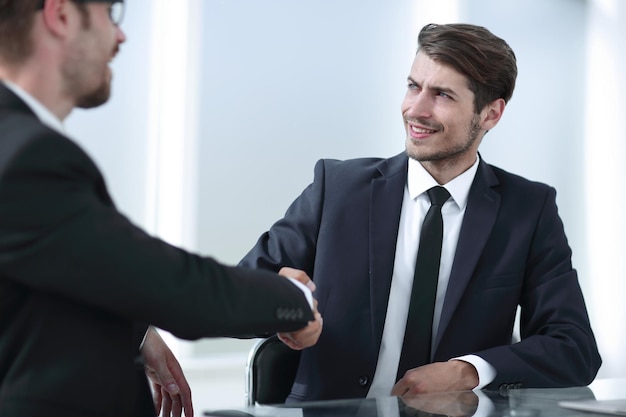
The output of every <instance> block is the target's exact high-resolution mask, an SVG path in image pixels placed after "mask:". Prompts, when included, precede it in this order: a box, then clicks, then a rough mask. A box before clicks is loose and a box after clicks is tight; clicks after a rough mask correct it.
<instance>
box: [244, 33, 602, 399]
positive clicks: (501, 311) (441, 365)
mask: <svg viewBox="0 0 626 417" xmlns="http://www.w3.org/2000/svg"><path fill="white" fill-rule="evenodd" d="M516 77H517V63H516V57H515V54H514V53H513V51H512V50H511V48H510V47H509V45H508V44H507V43H506V42H505V41H504V40H502V39H500V38H499V37H497V36H495V35H493V34H492V33H491V32H490V31H488V30H487V29H485V28H483V27H479V26H474V25H468V24H450V25H434V24H433V25H427V26H425V27H424V28H423V29H422V30H421V32H420V34H419V37H418V51H417V53H416V56H415V59H414V62H413V65H412V67H411V70H410V73H409V76H408V82H407V92H406V96H405V99H404V101H403V103H402V106H401V110H402V115H403V119H404V125H405V129H406V144H405V146H406V150H405V152H403V153H401V154H399V155H396V156H394V157H392V158H389V159H380V158H369V159H365V158H364V159H355V160H348V161H336V160H321V161H319V162H318V163H317V165H316V166H315V177H314V180H313V183H312V184H311V185H309V186H308V187H307V188H306V189H305V190H304V191H303V193H302V194H301V195H300V196H299V197H298V198H297V199H296V200H295V201H294V202H293V203H292V205H291V206H290V207H289V209H288V210H287V213H286V215H285V217H284V218H283V219H281V220H279V221H278V222H277V223H276V224H274V225H273V226H272V227H271V229H270V230H269V232H267V233H265V234H263V235H262V236H261V237H260V239H259V241H258V243H257V244H256V246H255V247H254V248H252V250H251V251H250V252H249V253H248V254H247V255H246V256H245V257H244V258H243V259H242V261H241V263H240V265H243V266H246V267H251V268H263V269H269V270H274V271H278V270H279V269H280V268H281V267H283V266H290V267H293V268H297V269H300V270H302V271H304V272H306V273H307V274H308V275H309V276H311V277H312V279H313V281H314V282H315V284H316V287H317V289H316V292H315V295H316V298H317V299H318V300H319V305H318V308H319V311H320V313H321V314H322V315H323V316H324V329H323V331H322V333H321V335H320V337H319V340H317V342H316V343H313V342H311V341H310V340H309V341H308V342H306V343H305V342H303V341H302V340H301V337H300V336H301V335H300V333H299V332H295V333H283V334H281V335H280V336H281V338H282V340H283V341H284V342H285V343H286V344H288V345H289V346H291V347H293V348H296V349H304V350H303V351H302V354H301V359H300V364H299V368H298V372H297V376H296V379H295V382H294V384H293V387H292V391H291V394H290V396H289V398H288V401H305V400H320V399H333V398H349V397H366V396H369V397H376V396H381V395H389V394H394V395H400V396H403V395H412V394H415V393H422V392H435V391H459V390H467V389H480V388H483V387H484V388H489V389H498V388H501V389H508V388H514V387H520V386H521V387H565V386H575V385H585V384H588V383H589V382H591V381H592V380H593V379H594V377H595V375H596V373H597V371H598V368H599V367H600V364H601V359H600V356H599V353H598V350H597V346H596V342H595V338H594V335H593V332H592V330H591V327H590V323H589V318H588V315H587V311H586V307H585V302H584V299H583V295H582V292H581V289H580V286H579V283H578V278H577V274H576V271H575V270H574V269H573V268H572V263H571V250H570V247H569V246H568V243H567V239H566V236H565V232H564V229H563V224H562V222H561V219H560V217H559V215H558V212H557V206H556V192H555V190H554V189H553V188H552V187H550V186H547V185H545V184H541V183H537V182H531V181H529V180H526V179H524V178H521V177H519V176H516V175H513V174H511V173H508V172H506V171H504V170H502V169H499V168H497V167H494V166H492V165H489V164H488V163H487V162H486V161H485V160H483V159H482V158H481V156H480V155H479V154H478V147H479V145H480V143H481V141H482V139H483V138H484V136H485V134H486V133H487V132H488V131H489V130H491V129H493V128H494V127H495V126H496V125H497V124H498V122H499V120H500V118H501V117H502V114H503V112H504V110H505V107H506V104H507V102H508V101H509V99H510V98H511V96H512V94H513V89H514V86H515V80H516ZM431 189H432V190H433V191H432V192H433V194H437V193H441V194H443V198H442V200H441V201H439V202H435V200H437V198H436V197H437V196H436V195H434V196H433V197H429V196H430V194H431ZM434 190H436V192H435V191H434ZM430 198H432V199H433V207H438V210H439V211H440V212H441V217H440V219H441V220H439V226H438V228H439V229H432V228H431V225H432V224H436V223H433V221H432V220H431V217H430V215H429V210H430V207H429V206H430V205H431V202H430V201H429V199H430ZM426 217H429V220H428V221H426V220H425V218H426ZM433 218H434V217H433ZM423 224H424V229H421V227H422V225H423ZM427 224H428V227H429V228H428V229H426V225H427ZM425 230H428V231H427V232H425ZM432 230H438V232H437V233H433V232H432ZM421 235H424V236H429V237H430V236H435V235H437V236H439V237H438V239H441V240H435V239H432V240H431V239H430V238H428V239H424V241H423V242H422V241H420V237H421ZM425 249H430V250H431V251H430V252H429V254H428V255H426V256H425V258H426V262H425V263H426V264H430V265H431V266H432V264H433V263H434V270H433V269H431V270H433V271H434V272H433V273H432V274H428V273H426V272H424V271H425V268H424V262H423V261H420V256H418V253H420V254H421V253H422V252H423V251H424V250H425ZM433 249H434V250H433ZM416 259H418V261H417V264H416ZM416 265H420V266H419V267H417V266H416ZM414 273H415V275H414ZM430 275H434V284H432V285H431V290H430V291H432V294H431V295H427V293H428V290H426V289H423V288H422V287H421V285H423V284H426V281H428V279H427V277H428V276H430ZM412 292H413V294H414V296H411V294H412ZM420 296H422V300H421V301H420V299H419V298H420ZM414 306H415V308H414ZM417 306H420V307H419V308H424V310H418V307H417ZM518 307H519V308H520V310H521V316H520V333H521V341H518V342H516V343H514V342H513V341H512V336H513V330H514V324H515V317H516V311H517V310H518ZM412 311H421V312H420V313H418V314H416V315H415V316H416V317H417V318H418V319H420V318H421V319H422V320H423V322H422V323H421V324H420V323H418V324H414V323H415V322H414V321H412V320H411V319H408V318H410V317H413V313H412ZM424 318H426V319H424ZM418 321H419V320H418ZM420 331H423V332H424V334H423V335H422V336H416V335H417V334H418V332H420ZM418 350H421V351H422V359H419V358H417V359H416V357H411V355H412V354H417V351H418Z"/></svg>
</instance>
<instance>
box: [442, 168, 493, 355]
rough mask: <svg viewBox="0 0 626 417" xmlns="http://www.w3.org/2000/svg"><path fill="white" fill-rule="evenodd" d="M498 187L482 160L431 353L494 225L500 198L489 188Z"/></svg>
mask: <svg viewBox="0 0 626 417" xmlns="http://www.w3.org/2000/svg"><path fill="white" fill-rule="evenodd" d="M497 184H498V179H497V178H496V176H495V174H494V173H493V170H492V169H491V167H489V166H488V165H487V164H486V163H484V162H483V161H482V159H481V161H480V163H479V166H478V171H477V173H476V178H475V179H474V182H473V184H472V187H471V189H470V192H469V196H468V201H467V208H466V211H465V217H464V218H463V224H462V226H461V232H460V234H459V241H458V243H457V249H456V254H455V256H454V262H453V264H452V271H451V272H450V280H449V282H448V289H447V291H446V298H445V300H444V304H443V309H442V312H441V319H440V322H439V329H438V331H437V336H436V339H435V345H434V346H435V348H434V349H433V353H435V352H436V351H437V347H438V346H439V342H440V341H441V338H442V337H443V334H444V333H445V331H446V328H447V327H448V324H449V323H450V320H451V318H452V315H453V314H454V311H455V310H456V308H457V306H458V304H459V302H460V300H461V297H462V295H463V293H464V292H465V288H466V287H467V284H468V282H469V280H470V278H471V277H472V275H473V273H474V269H475V268H476V264H477V263H478V260H479V258H480V255H481V253H482V251H483V248H484V246H485V243H486V242H487V239H488V238H489V235H490V234H491V230H492V228H493V225H494V223H495V221H496V216H497V214H498V210H499V208H500V194H498V193H497V192H496V191H494V190H493V189H492V187H493V186H495V185H497Z"/></svg>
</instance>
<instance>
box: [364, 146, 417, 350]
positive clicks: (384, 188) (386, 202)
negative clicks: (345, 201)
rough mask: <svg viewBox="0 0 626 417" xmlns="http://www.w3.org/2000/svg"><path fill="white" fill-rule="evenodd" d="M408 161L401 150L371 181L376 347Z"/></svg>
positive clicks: (381, 166)
mask: <svg viewBox="0 0 626 417" xmlns="http://www.w3.org/2000/svg"><path fill="white" fill-rule="evenodd" d="M407 161H408V159H407V156H406V154H404V153H402V154H399V155H396V156H395V157H393V158H391V159H388V160H385V161H383V162H382V163H381V164H380V166H379V168H378V169H379V171H380V173H381V176H380V177H377V178H374V179H372V181H371V183H370V185H371V186H370V219H369V224H370V247H369V254H370V294H371V295H370V297H371V299H370V303H371V306H372V331H373V336H374V343H375V346H376V347H377V348H378V347H380V343H381V340H382V335H383V327H384V325H385V316H386V315H387V302H388V300H389V291H390V289H391V276H392V273H393V264H394V259H395V253H396V241H397V238H398V226H399V223H400V211H401V209H402V196H403V193H404V187H405V185H406V175H407Z"/></svg>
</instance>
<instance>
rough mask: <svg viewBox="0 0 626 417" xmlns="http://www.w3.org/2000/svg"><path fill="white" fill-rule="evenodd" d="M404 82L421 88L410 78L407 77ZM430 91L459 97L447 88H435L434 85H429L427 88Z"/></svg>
mask: <svg viewBox="0 0 626 417" xmlns="http://www.w3.org/2000/svg"><path fill="white" fill-rule="evenodd" d="M406 80H407V81H408V82H410V83H412V84H415V85H417V86H418V87H421V84H420V83H418V82H417V81H415V80H414V79H413V78H411V76H410V75H409V76H408V77H407V78H406ZM429 89H430V90H434V91H440V92H442V93H446V94H448V95H450V96H454V97H459V95H458V94H457V92H456V91H454V90H452V89H451V88H448V87H440V86H436V85H431V86H430V87H429Z"/></svg>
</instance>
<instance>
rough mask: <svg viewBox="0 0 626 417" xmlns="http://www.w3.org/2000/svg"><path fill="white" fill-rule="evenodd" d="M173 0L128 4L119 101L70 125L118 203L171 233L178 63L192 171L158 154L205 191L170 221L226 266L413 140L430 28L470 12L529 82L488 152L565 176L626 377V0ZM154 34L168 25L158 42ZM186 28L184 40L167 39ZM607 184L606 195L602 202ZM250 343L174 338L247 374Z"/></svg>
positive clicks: (576, 240) (564, 190) (602, 336)
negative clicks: (311, 189)
mask: <svg viewBox="0 0 626 417" xmlns="http://www.w3.org/2000/svg"><path fill="white" fill-rule="evenodd" d="M163 4H166V2H162V1H160V0H152V1H151V0H129V1H128V2H127V7H128V10H127V12H128V13H127V19H126V22H125V23H124V26H123V28H124V29H125V31H126V33H127V35H128V42H127V44H126V45H124V46H123V47H122V52H121V55H120V56H119V57H118V59H117V60H116V62H115V63H114V71H115V81H114V96H113V98H112V100H111V101H110V103H109V104H107V105H106V106H104V107H103V108H101V109H99V110H95V111H89V112H82V111H77V112H75V113H74V114H73V115H72V116H71V117H70V120H69V121H68V128H69V130H70V131H71V132H73V133H74V134H75V136H77V137H78V139H79V141H80V142H81V143H83V144H84V145H85V147H86V148H87V149H88V150H89V151H90V153H91V154H92V155H93V156H94V157H95V159H96V160H97V162H98V163H99V164H100V166H101V167H102V168H103V170H104V172H105V176H106V178H107V180H108V183H109V186H110V189H111V191H112V194H113V196H114V199H115V200H116V201H117V203H118V205H119V207H120V208H121V209H122V210H123V211H124V212H126V213H128V214H129V216H130V217H131V218H132V219H134V220H135V221H136V222H138V223H139V224H142V225H144V226H145V227H148V228H149V229H150V230H151V231H153V232H154V233H157V234H159V235H162V234H161V232H163V233H165V232H164V230H167V228H163V227H160V226H159V223H158V222H156V221H155V217H154V211H155V210H156V212H159V210H161V211H162V212H164V211H163V210H164V209H162V208H161V205H162V204H164V203H163V202H162V201H161V202H160V203H159V202H158V201H157V200H155V198H154V193H155V189H156V190H159V189H161V188H160V187H157V186H156V185H154V183H153V180H154V178H155V171H154V170H153V169H152V168H151V167H153V165H152V164H153V162H154V161H152V160H151V156H150V155H154V148H155V146H157V145H155V143H157V144H158V143H160V142H159V140H162V138H161V139H159V138H157V139H155V135H156V134H157V133H158V132H157V133H155V132H154V129H151V126H154V124H155V123H156V122H155V120H154V102H153V99H152V98H151V97H153V94H154V93H155V92H154V90H155V85H154V84H152V82H153V79H154V78H153V76H154V74H155V68H161V66H162V65H170V66H173V67H175V65H172V64H176V62H177V61H178V60H180V62H179V65H180V66H181V74H185V75H184V76H181V77H170V79H165V80H161V81H160V82H161V83H166V84H167V85H162V86H161V88H157V89H158V90H159V91H160V90H164V91H165V90H167V89H168V88H170V89H172V88H174V91H176V88H182V89H186V90H185V91H186V97H187V98H188V99H189V100H188V102H187V103H186V104H187V105H190V103H191V107H193V108H187V111H188V112H189V114H191V116H193V110H194V109H195V110H196V111H197V116H198V120H197V123H196V122H193V120H194V118H193V117H191V119H190V120H191V121H189V120H188V121H187V122H186V123H187V125H186V126H185V132H181V134H180V141H181V144H182V145H181V146H182V147H185V149H186V151H185V152H186V153H184V152H183V158H184V160H185V161H186V165H185V166H184V167H182V168H181V167H178V168H176V166H177V165H176V164H175V163H174V164H168V160H167V158H165V160H164V161H163V160H162V161H161V162H159V164H157V165H156V169H157V170H160V171H159V172H160V173H161V174H163V173H168V172H170V173H172V175H166V178H170V177H172V176H176V178H178V179H177V181H179V184H178V185H179V186H180V187H191V188H192V191H195V192H192V193H191V194H192V195H190V194H189V193H187V194H184V193H183V194H175V195H174V198H170V200H171V201H175V202H176V204H178V209H180V210H181V211H180V212H181V213H184V215H181V216H180V217H181V218H176V219H169V220H170V221H173V224H174V226H175V227H174V228H176V227H178V228H180V229H185V230H187V231H188V232H189V230H191V232H189V233H186V234H183V235H181V236H178V237H173V238H172V240H174V241H177V242H178V241H180V243H181V244H185V245H186V246H188V247H190V248H192V249H195V250H198V251H200V252H202V253H204V254H211V255H213V256H216V257H217V258H218V259H221V260H223V261H225V262H229V263H235V262H237V261H238V259H239V258H240V257H241V256H243V255H244V254H245V252H246V251H247V250H248V249H249V248H250V247H251V246H252V245H253V244H254V242H255V240H256V239H257V237H258V235H259V234H260V233H261V232H262V231H264V230H266V229H267V228H268V227H269V226H270V225H271V223H272V222H273V221H275V220H276V219H278V218H279V217H280V216H282V214H283V213H284V210H285V209H286V207H287V205H288V204H289V203H290V202H291V201H292V200H293V199H294V198H295V197H296V196H297V195H298V194H299V193H300V191H301V190H302V189H303V188H304V187H305V186H306V185H307V184H308V183H309V182H310V181H311V179H312V169H313V164H314V162H315V161H316V160H317V159H318V158H322V157H332V158H340V159H344V158H352V157H359V156H390V155H393V154H395V153H397V152H400V151H401V150H402V149H403V143H404V135H403V129H402V123H401V117H400V110H399V108H400V101H401V100H402V97H403V94H404V89H405V80H406V75H407V73H408V70H409V66H410V63H411V61H412V58H413V54H414V52H415V46H416V36H417V32H418V30H419V28H421V26H422V25H423V24H425V23H429V22H438V23H446V22H452V21H466V22H469V23H475V24H480V25H483V26H486V27H488V28H489V29H491V30H492V31H493V32H494V33H496V34H497V35H499V36H501V37H503V38H504V39H506V40H507V41H509V43H510V44H511V46H512V47H513V49H514V50H515V52H516V54H517V57H518V61H519V70H520V74H519V78H518V84H517V89H516V91H515V93H514V95H513V99H512V101H511V103H510V105H509V106H508V107H507V110H506V112H505V115H504V118H503V119H502V121H501V123H500V124H499V125H498V126H497V127H496V128H495V129H493V130H492V131H491V132H490V133H489V134H488V136H487V137H486V138H485V141H484V142H483V145H482V147H481V153H482V155H483V157H484V158H485V159H486V160H487V161H488V162H490V163H493V164H496V165H499V166H501V167H503V168H505V169H507V170H510V171H513V172H516V173H519V174H521V175H524V176H526V177H528V178H531V179H535V180H539V181H543V182H547V183H549V184H551V185H553V186H555V187H556V188H557V190H558V204H559V208H560V212H561V215H562V217H563V220H564V222H565V227H566V230H567V232H568V237H569V240H570V244H571V246H572V248H573V251H574V264H575V267H576V268H577V269H578V270H579V272H580V279H581V284H582V286H583V290H584V291H585V294H586V297H587V301H588V305H589V308H590V315H591V318H592V322H593V325H594V328H595V330H596V335H597V337H598V342H599V345H600V349H601V352H602V354H603V356H604V365H603V367H602V369H601V372H600V375H601V376H624V375H626V363H625V362H624V359H623V356H624V355H623V352H624V351H626V336H625V334H624V330H623V326H619V325H617V323H624V321H625V319H626V307H624V303H623V302H622V301H621V299H620V298H623V296H624V293H625V288H624V287H625V285H626V284H624V282H625V279H624V271H625V270H626V265H625V263H626V262H625V261H624V254H625V250H626V242H625V238H624V236H626V233H625V232H626V230H625V228H626V226H624V222H623V221H622V220H621V213H624V208H625V207H624V206H625V205H626V202H625V198H626V197H625V196H624V191H623V190H626V184H624V183H625V182H626V168H625V164H624V162H625V161H624V159H625V158H626V154H625V153H624V146H625V145H624V143H625V139H626V137H625V136H626V135H625V134H624V122H623V116H622V115H623V114H625V113H624V107H625V103H624V101H625V99H624V97H626V86H625V85H624V79H623V76H622V74H624V73H626V71H625V70H626V64H625V60H626V53H625V52H624V50H623V48H621V49H620V46H619V45H618V43H619V42H620V40H623V39H626V36H625V35H626V34H625V33H624V29H623V28H624V27H625V25H626V15H625V10H624V9H625V6H624V2H623V1H621V0H586V1H585V0H525V1H523V2H522V1H503V0H458V1H456V0H440V1H438V2H433V1H428V0H394V1H393V2H390V1H386V0H342V1H336V0H335V1H333V0H323V1H322V0H317V1H298V2H294V1H289V0H268V1H263V2H260V1H257V0H228V1H226V0H222V1H218V0H201V1H200V0H190V1H189V2H188V4H189V5H190V7H189V9H188V14H190V15H191V17H192V18H193V19H191V20H187V19H186V18H184V17H179V16H169V19H168V16H166V17H165V18H163V17H161V18H159V17H158V13H156V10H157V7H158V5H163ZM188 17H189V16H188ZM155 28H160V29H159V33H160V35H162V36H164V38H163V37H161V38H160V39H161V40H160V41H159V43H156V42H154V40H155V39H157V37H156V36H155V34H154V33H153V31H154V30H155ZM181 33H182V39H183V40H181V41H179V45H178V47H179V48H182V51H179V50H178V48H176V47H175V46H174V47H172V46H169V47H168V46H167V44H163V43H162V42H164V41H163V39H167V38H168V37H180V36H181ZM195 34H197V38H196V37H195ZM184 39H187V41H185V40H184ZM154 48H156V49H154ZM172 48H174V49H172ZM155 51H160V52H161V53H160V54H159V53H157V52H155ZM183 52H186V53H187V54H185V53H183ZM155 56H156V57H157V58H155ZM168 56H169V57H172V56H175V57H179V58H177V59H169V60H168ZM154 59H157V60H159V59H160V60H161V61H157V62H156V63H155V61H154ZM190 68H191V69H196V70H197V73H194V71H191V73H190V72H189V70H190ZM156 86H158V84H156ZM172 86H173V87H172ZM176 86H179V87H176ZM195 100H197V103H196V101H195ZM193 103H196V104H197V106H193ZM162 105H163V107H162V108H161V111H162V112H165V113H159V115H160V116H159V117H160V118H168V119H173V118H174V115H175V113H176V109H177V108H171V109H170V111H169V113H168V107H167V103H163V104H162ZM186 114H187V113H186ZM159 120H161V119H159ZM190 132H191V133H190ZM194 132H195V133H197V136H194V137H193V138H191V139H190V138H189V135H190V134H191V135H193V134H194ZM177 139H178V138H174V141H173V143H176V140H177ZM155 141H156V142H155ZM190 146H191V147H192V148H191V150H190V149H189V147H190ZM169 162H171V161H169ZM174 162H175V161H174ZM172 170H173V171H172ZM176 170H178V171H176ZM181 172H182V175H179V174H181ZM157 173H158V172H157ZM190 177H191V178H190ZM174 185H175V184H174ZM597 185H602V186H603V187H601V189H600V190H598V188H597ZM155 187H156V188H155ZM170 187H171V185H170ZM606 188H609V189H610V191H611V194H610V197H609V198H608V199H609V203H607V204H605V203H600V202H596V201H599V200H601V199H603V198H604V197H601V196H600V195H599V194H600V193H601V192H604V191H605V189H606ZM170 189H171V188H170ZM170 192H172V193H173V192H174V191H170ZM166 194H167V193H166ZM166 197H167V196H166ZM606 206H608V207H609V211H608V214H605V212H604V211H602V210H606ZM598 212H599V213H600V216H599V218H600V220H598V219H596V217H593V216H595V214H596V213H598ZM151 213H152V214H151ZM157 217H158V216H157ZM161 220H163V221H165V222H167V221H168V219H167V216H166V218H165V219H161ZM165 237H168V238H169V236H165ZM616 326H618V327H616ZM173 342H174V343H175V342H176V341H173ZM249 345H250V342H242V341H236V342H232V341H225V340H218V341H211V342H207V341H203V342H196V343H192V344H191V345H189V344H181V345H177V348H178V349H179V350H180V352H181V354H182V356H183V357H184V358H185V360H187V359H190V358H191V359H193V358H205V357H211V358H218V361H219V360H220V359H219V358H224V361H227V360H228V361H232V360H233V357H232V356H229V355H228V354H227V353H228V352H233V351H234V352H237V351H238V352H240V353H239V354H237V355H235V359H234V360H235V362H234V363H237V364H239V365H237V366H236V369H235V372H240V375H241V378H242V379H243V369H242V368H241V366H242V365H241V364H242V362H243V360H244V357H245V354H244V353H242V352H245V351H247V349H248V347H249ZM227 357H228V359H226V358H227ZM209 363H210V361H209ZM210 366H211V365H209V367H210ZM220 372H221V371H220ZM241 384H242V385H241V392H238V393H235V395H234V396H230V397H229V396H228V395H226V396H222V395H215V396H211V399H210V400H211V401H212V402H211V404H213V405H215V406H217V405H220V404H221V405H225V404H223V403H221V402H220V401H223V402H231V401H234V400H235V398H239V396H241V398H242V396H243V381H242V382H241ZM231 391H232V390H231Z"/></svg>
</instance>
